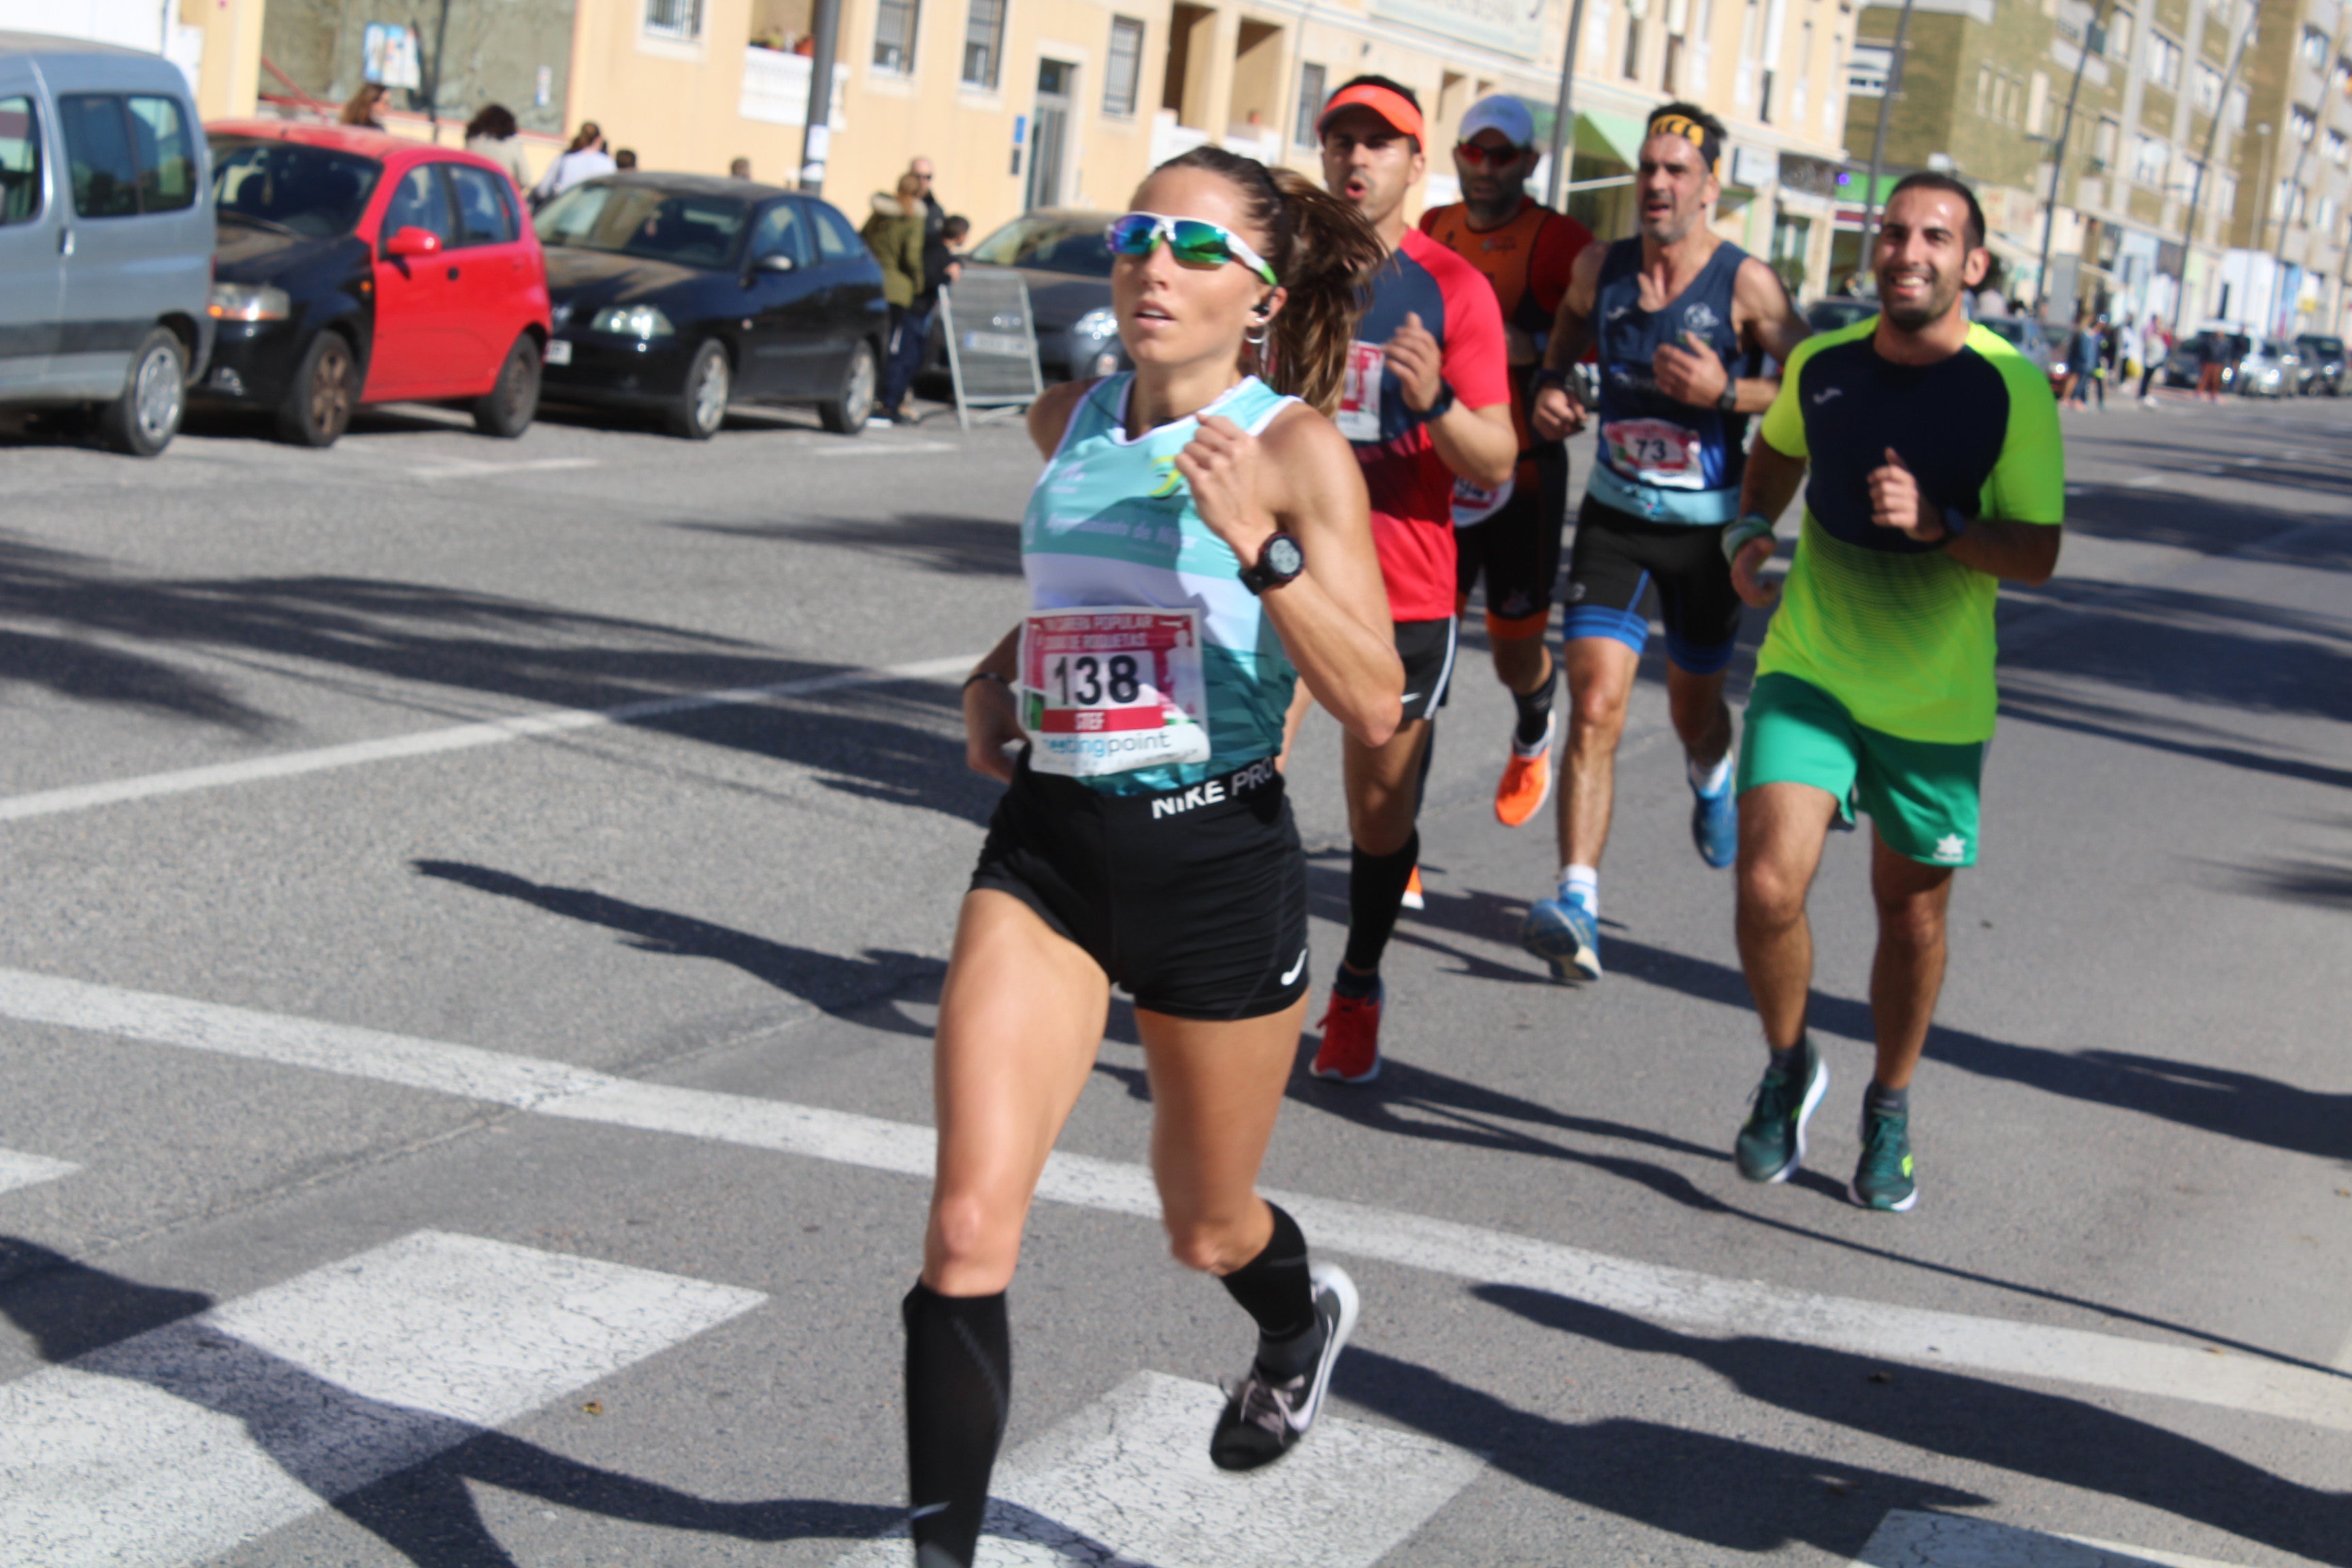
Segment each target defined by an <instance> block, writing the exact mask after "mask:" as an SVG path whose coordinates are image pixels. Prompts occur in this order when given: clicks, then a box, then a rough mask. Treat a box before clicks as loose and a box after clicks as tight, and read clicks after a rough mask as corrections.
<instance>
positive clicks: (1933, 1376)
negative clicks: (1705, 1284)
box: [1340, 1285, 2352, 1564]
mask: <svg viewBox="0 0 2352 1568" xmlns="http://www.w3.org/2000/svg"><path fill="white" fill-rule="evenodd" d="M1472 1294H1474V1295H1475V1296H1477V1297H1478V1298H1479V1299H1480V1300H1485V1301H1486V1302H1489V1303H1491V1304H1492V1305H1495V1306H1497V1307H1500V1308H1502V1309H1503V1310H1506V1311H1508V1312H1512V1313H1515V1314H1517V1316H1519V1317H1521V1318H1524V1319H1526V1320H1527V1321H1529V1322H1531V1323H1535V1324H1537V1325H1538V1326H1540V1327H1543V1328H1548V1329H1556V1330H1558V1331H1560V1332H1562V1333H1567V1334H1574V1335H1576V1336H1578V1337H1580V1338H1582V1339H1587V1340H1591V1341H1593V1342H1597V1343H1600V1344H1605V1345H1609V1346H1611V1347H1612V1348H1614V1349H1617V1350H1620V1351H1624V1352H1631V1353H1634V1354H1640V1355H1653V1356H1669V1357H1673V1358H1675V1360H1677V1361H1680V1362H1685V1363H1689V1364H1691V1365H1694V1366H1700V1367H1705V1368H1706V1369H1707V1370H1708V1371H1711V1372H1713V1373H1716V1374H1717V1376H1719V1377H1722V1378H1723V1379H1724V1380H1725V1381H1727V1382H1728V1383H1729V1384H1732V1386H1734V1387H1735V1388H1737V1389H1738V1391H1739V1392H1740V1394H1742V1395H1744V1396H1745V1397H1747V1398H1748V1399H1752V1400H1755V1401H1758V1402H1759V1403H1761V1404H1765V1405H1772V1406H1774V1407H1776V1408H1779V1409H1782V1410H1786V1411H1789V1412H1790V1413H1791V1414H1793V1415H1801V1416H1803V1417H1805V1418H1807V1419H1809V1420H1814V1421H1822V1422H1827V1423H1831V1424H1832V1425H1835V1426H1843V1427H1846V1428H1849V1429H1850V1430H1853V1431H1856V1432H1864V1433H1868V1434H1870V1435H1871V1436H1875V1437H1880V1438H1883V1439H1885V1440H1887V1441H1889V1442H1895V1443H1902V1444H1906V1445H1909V1446H1911V1447H1918V1448H1925V1449H1927V1451H1929V1452H1930V1453H1937V1454H1943V1455H1947V1456H1948V1457H1950V1458H1956V1459H1960V1460H1964V1461H1966V1462H1969V1463H1971V1464H1979V1465H1987V1466H1990V1467H1993V1468H1998V1469H2002V1470H2009V1471H2012V1472H2015V1473H2018V1474H2021V1475H2030V1476H2037V1477H2040V1478H2042V1479H2044V1480H2049V1481H2054V1482H2056V1483H2058V1484H2059V1485H2062V1486H2068V1487H2074V1488H2077V1489H2082V1490H2084V1491H2092V1492H2097V1493H2101V1494H2103V1495H2105V1496H2109V1497H2115V1498H2120V1499H2124V1500H2127V1501H2130V1502H2134V1503H2137V1504H2139V1505H2140V1506H2142V1507H2145V1508H2151V1509H2157V1510H2161V1511H2163V1512H2166V1513H2170V1514H2174V1515H2177V1516H2178V1517H2180V1518H2183V1519H2189V1520H2195V1521H2198V1522H2200V1523H2201V1524H2207V1525H2210V1526H2212V1527H2214V1528H2215V1529H2219V1530H2225V1531H2230V1532H2231V1534H2233V1535H2238V1536H2242V1537H2243V1538H2245V1539H2246V1540H2248V1541H2255V1542H2262V1543H2263V1544H2264V1545H2267V1546H2272V1547H2275V1548H2276V1549H2278V1550H2279V1551H2282V1552H2298V1553H2301V1554H2302V1555H2304V1556H2306V1557H2309V1558H2312V1559H2314V1560H2315V1561H2318V1562H2321V1563H2338V1564H2341V1563H2352V1492H2329V1491H2321V1490H2319V1489H2316V1488H2313V1487H2308V1486H2304V1485H2301V1484H2299V1483H2297V1482H2294V1481H2291V1480H2287V1479H2283V1478H2281V1477H2278V1476H2274V1475H2272V1474H2271V1473H2269V1472H2268V1471H2266V1470H2263V1469H2261V1468H2257V1467H2255V1466H2253V1465H2250V1464H2248V1463H2246V1462H2245V1461H2244V1460H2242V1459H2240V1458H2236V1457H2235V1456H2233V1455H2231V1454H2229V1453H2226V1452H2224V1451H2222V1450H2221V1449H2219V1448H2216V1447H2211V1446H2210V1445H2208V1444H2204V1443H2200V1442H2197V1441H2195V1440H2194V1439H2192V1438H2189V1437H2184V1436H2179V1435H2178V1434H2176V1433H2173V1432H2169V1431H2167V1430H2166V1429H2165V1428H2163V1427H2161V1426H2154V1425H2152V1424H2150V1423H2148V1422H2145V1421H2139V1420H2136V1419H2134V1418H2133V1417H2131V1416H2128V1415H2120V1414H2118V1413H2116V1412H2115V1411H2112V1410H2105V1409H2102V1408H2100V1407H2099V1406H2098V1405H2094V1404H2091V1403H2089V1402H2088V1401H2086V1400H2082V1399H2074V1398H2068V1397H2065V1396H2063V1395H2059V1394H2043V1393H2040V1392H2038V1391H2035V1390H2032V1389H2023V1388H2013V1387H2011V1386H2009V1385H2008V1384H2000V1383H1994V1382H1990V1381H1988V1380H1986V1379H1983V1378H1977V1377H1969V1376H1965V1375H1962V1374H1960V1373H1951V1372H1944V1371H1940V1370H1937V1369H1933V1368H1927V1367H1917V1366H1909V1365H1904V1366H1899V1367H1889V1366H1887V1365H1886V1364H1885V1363H1880V1362H1875V1361H1873V1360H1871V1359H1870V1358H1867V1357H1863V1356H1856V1355H1851V1354H1848V1353H1846V1352H1841V1351H1832V1350H1824V1349H1822V1348H1820V1347H1817V1346H1812V1345H1805V1344H1794V1343H1790V1342H1785V1341H1780V1340H1769V1339H1710V1338H1706V1337H1703V1336H1700V1335H1696V1334H1685V1333H1678V1332H1676V1331H1674V1330H1672V1329H1668V1328H1664V1327H1661V1326H1660V1325H1658V1324H1655V1323H1650V1322H1645V1321H1643V1320H1641V1319H1638V1318H1634V1317H1631V1316H1628V1315H1626V1314H1624V1313H1622V1312H1616V1311H1612V1310H1609V1309H1607V1308H1604V1307H1597V1306H1593V1305H1591V1304H1588V1303H1585V1302H1581V1301H1575V1300H1569V1299H1568V1298H1566V1297H1562V1296H1555V1295H1552V1294H1550V1293H1549V1292H1546V1291H1540V1290H1531V1289H1524V1288H1522V1287H1517V1286H1507V1285H1483V1286H1479V1287H1477V1288H1476V1289H1475V1290H1473V1292H1472ZM1353 1359H1354V1358H1352V1357H1351V1358H1350V1360H1353ZM1340 1365H1341V1367H1342V1368H1343V1371H1342V1373H1341V1377H1340V1384H1341V1387H1342V1391H1343V1392H1344V1393H1346V1394H1347V1395H1348V1396H1349V1398H1360V1394H1358V1393H1357V1391H1356V1388H1355V1386H1354V1384H1353V1381H1352V1380H1351V1379H1349V1377H1348V1376H1347V1373H1346V1371H1345V1370H1344V1369H1346V1368H1347V1367H1348V1366H1349V1362H1347V1361H1343V1362H1342V1363H1340ZM1873 1374H1877V1376H1875V1377H1874V1375H1873ZM1376 1408H1378V1406H1376ZM1388 1413H1389V1414H1391V1415H1398V1416H1399V1418H1400V1419H1404V1420H1408V1421H1412V1420H1414V1419H1415V1418H1414V1417H1413V1416H1412V1415H1405V1414H1403V1413H1402V1412H1398V1411H1390V1412H1388ZM1416 1424H1418V1423H1416ZM1687 1473H1688V1474H1699V1473H1705V1472H1699V1471H1692V1472H1687ZM1711 1484H1712V1483H1711ZM1735 1495H1739V1494H1735ZM1586 1500H1591V1501H1596V1502H1601V1500H1598V1499H1591V1498H1590V1497H1587V1498H1586ZM1601 1506H1604V1507H1606V1506H1611V1505H1609V1504H1608V1503H1606V1502H1601ZM1905 1506H1912V1505H1909V1504H1906V1503H1903V1502H1900V1501H1894V1500H1889V1501H1887V1502H1886V1503H1885V1507H1882V1506H1880V1503H1879V1500H1877V1499H1875V1498H1874V1500H1873V1502H1872V1504H1871V1507H1870V1510H1869V1511H1870V1516H1871V1520H1872V1521H1873V1522H1874V1521H1875V1520H1876V1519H1877V1518H1878V1517H1880V1516H1882V1515H1883V1514H1884V1513H1885V1508H1886V1507H1905ZM1865 1533H1866V1531H1865ZM1854 1544H1855V1545H1856V1546H1858V1545H1859V1544H1860V1542H1859V1540H1857V1541H1856V1542H1855V1543H1854ZM1851 1554H1852V1553H1851V1552H1847V1553H1846V1555H1851Z"/></svg>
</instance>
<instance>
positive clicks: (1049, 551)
mask: <svg viewBox="0 0 2352 1568" xmlns="http://www.w3.org/2000/svg"><path fill="white" fill-rule="evenodd" d="M1134 379H1135V378H1134V375H1133V374H1132V373H1128V374H1119V375H1114V376H1109V377H1107V378H1106V379H1104V380H1102V381H1099V382H1097V383H1096V384H1094V386H1093V387H1091V388H1090V389H1089V390H1088V391H1087V395H1085V396H1084V397H1082V398H1080V399H1079V400H1078V406H1077V409H1076V412H1075V413H1073V414H1072V415H1071V416H1070V423H1069V425H1068V426H1067V428H1066V429H1065V431H1064V432H1063V435H1062V442H1061V445H1060V446H1059V447H1056V448H1055V452H1054V456H1053V458H1052V460H1051V461H1049V462H1048V463H1047V464H1046V465H1045V472H1044V473H1043V474H1041V475H1039V476H1038V479H1037V484H1036V488H1035V489H1033V490H1032V491H1031V492H1030V494H1029V508H1028V510H1027V511H1026V512H1025V513H1024V515H1023V517H1022V520H1021V570H1022V574H1023V575H1024V577H1025V578H1027V580H1028V583H1029V607H1030V611H1031V613H1032V614H1033V615H1035V614H1038V613H1041V612H1046V611H1070V610H1082V609H1087V608H1091V607H1107V606H1127V605H1132V606H1150V607H1153V608H1159V609H1166V610H1179V611H1181V610H1191V611H1194V612H1196V613H1197V614H1198V615H1199V616H1200V635H1201V646H1200V656H1201V673H1202V677H1203V678H1204V683H1205V687H1206V703H1205V706H1206V710H1207V712H1206V728H1207V730H1208V735H1209V745H1210V755H1209V757H1208V760H1207V761H1205V762H1185V763H1168V764H1161V765H1155V766H1149V767H1141V768H1136V769H1134V770H1132V771H1129V772H1124V773H1103V774H1100V775H1097V776H1094V777H1089V778H1087V779H1086V780H1085V781H1084V782H1086V783H1087V784H1091V785H1093V786H1094V787H1095V788H1097V789H1099V790H1104V791H1107V792H1108V793H1110V794H1113V795H1139V794H1148V793H1155V792H1158V791H1161V790H1171V789H1181V788H1185V787H1188V786H1190V785H1192V784H1200V783H1202V782H1204V781H1206V780H1208V779H1212V778H1216V777H1221V776H1223V774H1226V773H1231V772H1233V771H1234V769H1236V768H1239V767H1241V766H1243V765H1244V764H1246V763H1252V762H1255V761H1257V760H1259V759H1260V758H1264V757H1270V756H1273V755H1274V754H1275V753H1276V752H1279V751H1280V750H1281V749H1282V721H1283V716H1284V714H1285V712H1286V710H1288V709H1289V707H1290V694H1291V689H1292V686H1293V684H1294V682H1295V681H1296V680H1297V671H1296V670H1294V669H1293V668H1291V664H1290V658H1289V656H1288V655H1287V654H1286V653H1285V652H1284V651H1283V648H1282V641H1281V639H1280V638H1279V637H1277V636H1276V634H1275V629H1274V626H1273V624H1272V623H1271V622H1269V621H1268V620H1267V619H1266V617H1265V610H1264V606H1263V605H1260V604H1259V602H1258V597H1257V595H1255V594H1253V593H1251V592H1250V591H1249V590H1248V589H1247V588H1245V587H1244V586H1243V585H1242V582H1241V577H1240V571H1241V563H1240V561H1239V560H1238V559H1237V558H1235V556H1234V552H1233V550H1232V549H1231V547H1229V546H1228V545H1227V544H1226V543H1225V542H1223V540H1221V539H1219V538H1218V537H1217V536H1216V535H1215V534H1214V533H1213V532H1212V531H1210V529H1209V525H1208V524H1207V523H1205V522H1203V521H1201V514H1200V513H1199V512H1198V511H1197V510H1194V509H1193V506H1192V487H1191V486H1189V485H1187V484H1186V483H1185V482H1184V479H1183V476H1182V475H1181V474H1179V473H1178V472H1177V471H1176V454H1177V453H1179V452H1181V451H1182V450H1183V449H1184V448H1185V447H1186V446H1188V445H1189V444H1191V442H1192V438H1193V437H1194V436H1196V435H1198V434H1199V430H1200V415H1193V416H1190V417H1187V418H1183V419H1179V420H1177V421H1176V422H1174V423H1173V424H1170V425H1162V426H1159V427H1158V428H1157V429H1153V430H1148V431H1146V432H1144V433H1143V434H1142V435H1141V436H1139V437H1135V438H1134V439H1133V440H1129V438H1128V436H1127V405H1128V397H1129V392H1130V389H1131V388H1132V386H1133V384H1134ZM1296 402H1297V398H1294V397H1286V396H1284V395H1281V394H1279V393H1277V392H1276V391H1275V390H1274V389H1273V388H1271V387H1269V386H1267V385H1266V384H1265V383H1264V382H1262V381H1260V380H1258V379H1257V378H1256V377H1255V376H1250V377H1247V378H1245V379H1244V380H1243V381H1242V382H1241V383H1240V384H1237V385H1235V386H1233V387H1231V388H1229V389H1228V390H1227V391H1226V392H1225V393H1224V394H1223V395H1222V396H1220V397H1218V398H1217V400H1216V401H1215V402H1213V403H1212V404H1210V405H1209V406H1208V407H1206V408H1204V409H1202V410H1201V414H1216V415H1221V416H1223V417H1225V418H1227V419H1230V420H1232V421H1233V422H1234V424H1236V425H1238V426H1241V427H1242V428H1243V429H1244V430H1246V431H1248V432H1249V433H1250V434H1251V435H1253V436H1255V435H1261V434H1263V433H1264V432H1265V427H1266V426H1267V425H1268V424H1270V423H1271V422H1272V421H1273V419H1274V416H1276V415H1277V414H1279V413H1281V412H1282V410H1283V408H1284V407H1285V406H1286V405H1288V404H1292V403H1296ZM1032 760H1033V765H1034V762H1035V761H1036V758H1035V756H1034V752H1033V759H1032Z"/></svg>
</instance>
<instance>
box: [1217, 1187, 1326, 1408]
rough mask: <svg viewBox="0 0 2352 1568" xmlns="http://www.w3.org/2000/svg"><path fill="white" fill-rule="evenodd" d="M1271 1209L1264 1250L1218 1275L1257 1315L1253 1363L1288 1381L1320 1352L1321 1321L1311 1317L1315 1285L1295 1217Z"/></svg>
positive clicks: (1275, 1207) (1274, 1206)
mask: <svg viewBox="0 0 2352 1568" xmlns="http://www.w3.org/2000/svg"><path fill="white" fill-rule="evenodd" d="M1265 1206H1266V1207H1267V1208H1269V1209H1272V1210H1273V1211H1274V1235H1273V1236H1272V1237H1269V1238H1268V1239H1267V1241H1266V1244H1265V1248H1264V1250H1262V1251H1261V1252H1259V1253H1258V1255H1257V1256H1256V1257H1255V1258H1251V1259H1250V1260H1249V1261H1248V1262H1247V1263H1244V1264H1243V1265H1242V1266H1241V1267H1240V1268H1236V1269H1234V1271H1233V1272H1232V1273H1231V1274H1224V1275H1220V1276H1219V1277H1218V1283H1220V1284H1222V1285H1223V1286H1224V1288H1225V1289H1226V1290H1227V1291H1228V1292H1229V1293H1230V1294H1231V1295H1232V1296H1233V1299H1234V1300H1236V1301H1239V1302H1240V1303H1241V1304H1242V1310H1244V1311H1245V1312H1247V1313H1248V1314H1249V1315H1250V1316H1251V1317H1253V1318H1255V1319H1256V1320H1257V1363H1258V1365H1259V1366H1260V1367H1262V1368H1264V1369H1265V1372H1266V1373H1267V1375H1269V1376H1272V1377H1276V1378H1280V1379H1284V1380H1287V1379H1290V1378H1294V1377H1297V1376H1298V1375H1299V1374H1300V1373H1304V1372H1307V1370H1309V1369H1310V1368H1312V1367H1313V1366H1314V1364H1315V1358H1316V1357H1317V1356H1318V1355H1319V1354H1321V1353H1322V1351H1323V1335H1322V1334H1321V1332H1320V1330H1321V1328H1322V1325H1321V1324H1320V1323H1318V1321H1316V1318H1315V1286H1314V1282H1313V1281H1312V1280H1311V1279H1309V1278H1308V1277H1307V1237H1306V1236H1305V1235H1304V1234H1302V1233H1301V1232H1300V1230H1299V1228H1298V1222H1297V1220H1295V1219H1293V1218H1291V1217H1290V1216H1289V1215H1286V1214H1285V1213H1283V1212H1282V1206H1281V1205H1278V1204H1268V1205H1265Z"/></svg>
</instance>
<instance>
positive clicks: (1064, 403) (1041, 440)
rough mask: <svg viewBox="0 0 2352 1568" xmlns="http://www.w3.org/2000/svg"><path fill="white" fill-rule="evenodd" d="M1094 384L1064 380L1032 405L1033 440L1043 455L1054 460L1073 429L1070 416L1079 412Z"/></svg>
mask: <svg viewBox="0 0 2352 1568" xmlns="http://www.w3.org/2000/svg"><path fill="white" fill-rule="evenodd" d="M1093 386H1094V383H1093V382H1091V381H1063V382H1056V383H1055V384H1053V385H1052V386H1049V387H1047V388H1046V389H1045V391H1043V392H1041V393H1039V394H1038V395H1037V401H1036V402H1034V403H1033V404H1031V405H1029V439H1030V440H1032V441H1034V442H1035V443H1036V444H1037V451H1038V453H1039V455H1041V456H1043V457H1046V458H1051V457H1052V456H1053V455H1054V450H1055V447H1059V446H1060V445H1061V444H1062V432H1063V431H1065V430H1066V429H1068V428H1069V427H1070V416H1071V415H1073V414H1075V413H1076V412H1077V408H1078V399H1080V398H1082V397H1084V396H1085V395H1087V392H1088V391H1090V390H1091V389H1092V388H1093Z"/></svg>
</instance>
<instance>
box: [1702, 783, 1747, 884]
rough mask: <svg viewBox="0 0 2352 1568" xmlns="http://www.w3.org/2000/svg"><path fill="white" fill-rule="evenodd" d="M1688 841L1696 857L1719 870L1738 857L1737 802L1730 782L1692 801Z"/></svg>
mask: <svg viewBox="0 0 2352 1568" xmlns="http://www.w3.org/2000/svg"><path fill="white" fill-rule="evenodd" d="M1691 842H1692V843H1694V844H1696V845H1697V846H1698V858H1700V859H1702V860H1704V861H1706V863H1707V864H1708V865H1710V866H1712V867H1714V868H1716V869H1717V870H1718V871H1720V870H1722V869H1723V868H1725V867H1726V866H1728V865H1730V864H1731V863H1732V862H1733V861H1734V860H1737V859H1738V858H1739V802H1738V797H1737V796H1736V795H1733V794H1732V793H1731V788H1730V786H1729V785H1726V786H1724V791H1723V793H1722V794H1721V795H1700V796H1699V797H1698V798H1697V799H1696V800H1695V801H1693V802H1692V803H1691Z"/></svg>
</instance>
